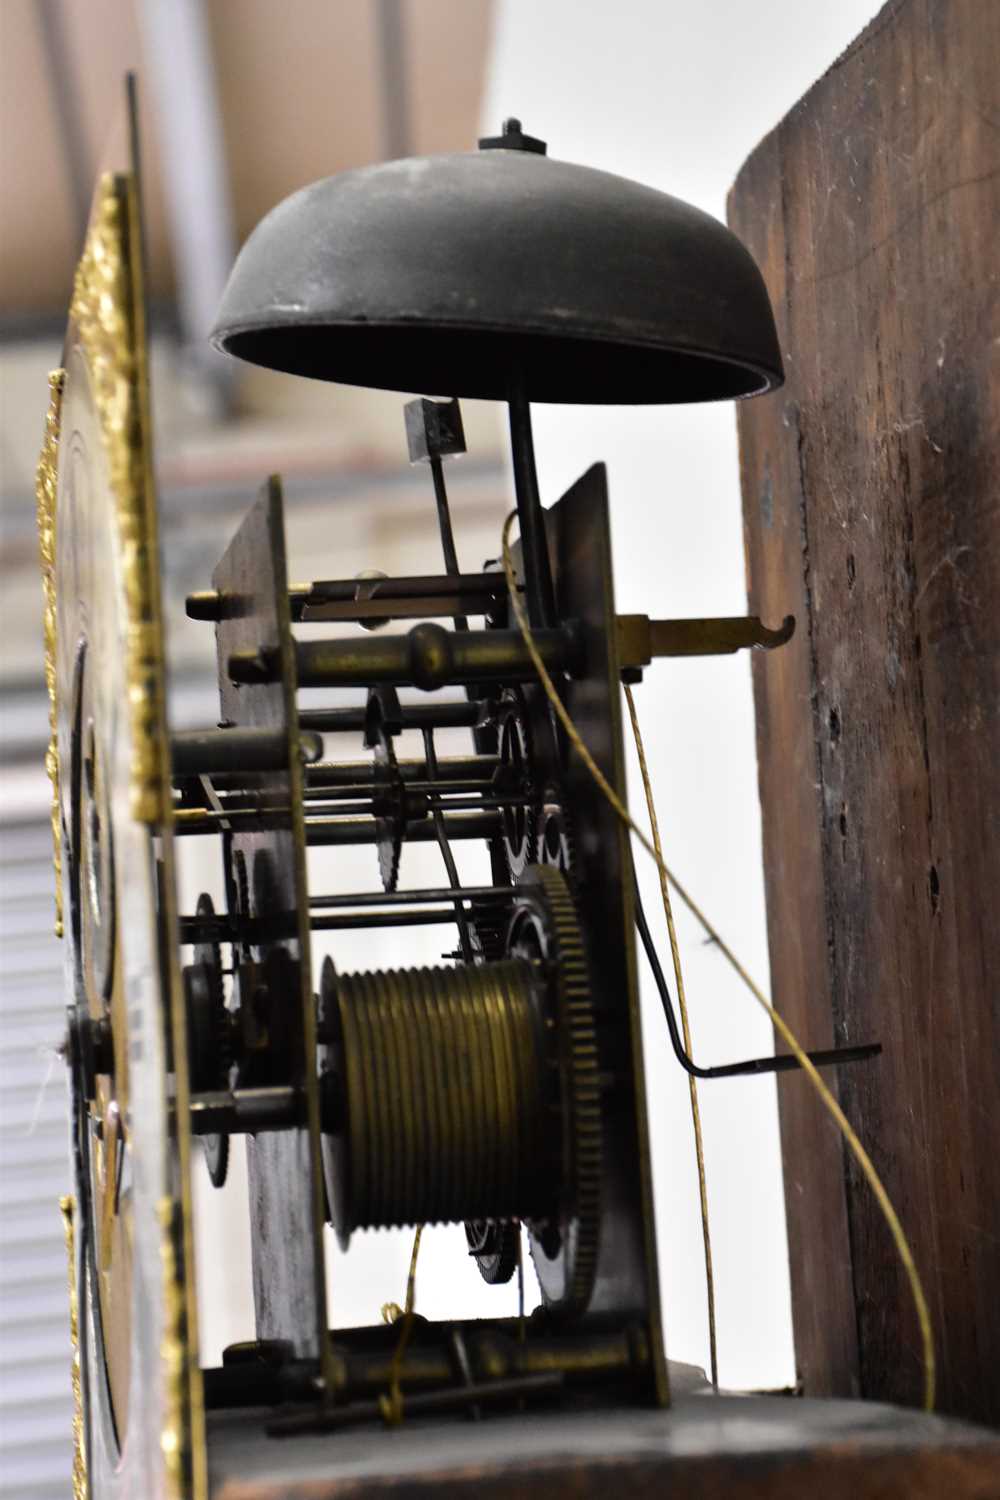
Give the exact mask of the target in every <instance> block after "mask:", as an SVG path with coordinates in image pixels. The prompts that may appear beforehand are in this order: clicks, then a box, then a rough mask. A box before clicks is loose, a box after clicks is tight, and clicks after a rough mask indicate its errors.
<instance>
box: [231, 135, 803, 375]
mask: <svg viewBox="0 0 1000 1500" xmlns="http://www.w3.org/2000/svg"><path fill="white" fill-rule="evenodd" d="M481 145H482V146H485V147H488V148H490V149H482V150H480V151H478V152H469V153H463V154H458V155H452V156H432V157H423V158H419V157H418V158H414V159H411V160H404V161H391V162H384V163H381V164H379V165H377V166H372V167H363V168H360V169H359V170H356V171H352V172H344V173H342V174H340V175H339V176H336V177H329V178H326V179H325V180H323V181H321V182H316V183H313V184H312V186H311V187H307V188H303V189H302V190H301V191H300V192H297V193H294V194H293V195H292V196H291V197H290V198H287V199H286V200H285V201H284V202H283V203H281V204H279V205H278V207H277V208H275V209H274V210H272V212H271V213H269V214H268V215H267V217H266V218H265V219H263V220H262V221H261V223H260V224H259V225H258V226H257V228H256V229H255V230H254V232H253V234H252V235H251V236H250V238H249V240H248V241H247V242H246V244H245V245H244V247H243V249H242V250H241V252H240V255H239V257H238V259H237V261H236V264H235V266H234V268H233V272H232V275H231V276H230V279H229V285H228V286H227V288H226V292H225V295H224V297H223V300H222V306H221V309H220V311H219V317H218V322H217V325H216V328H215V330H214V333H213V336H212V341H213V343H214V344H215V346H216V347H217V348H220V349H225V350H227V351H228V352H229V353H230V354H234V355H237V356H238V357H239V358H240V359H246V360H249V361H251V363H253V364H258V365H265V366H268V367H269V368H271V369H275V370H286V371H289V372H291V373H293V374H297V375H311V376H314V377H316V378H317V379H320V380H336V381H341V382H343V383H344V384H348V385H366V386H379V387H382V388H383V389H387V390H400V391H419V392H421V393H423V394H425V395H438V396H472V397H477V396H478V397H484V398H487V399H495V400H504V399H506V398H507V397H508V395H509V393H510V391H511V389H512V388H513V387H514V385H515V384H519V385H520V387H521V389H522V390H523V391H524V394H525V396H526V397H527V399H528V400H529V401H565V402H607V403H614V402H624V403H638V402H680V401H712V400H717V399H719V398H723V397H732V396H750V395H756V394H757V393H759V392H761V391H766V390H769V389H771V388H773V387H774V386H776V385H779V384H780V383H781V380H782V369H781V356H780V353H779V350H778V342H777V337H776V334H775V329H774V319H773V317H772V314H771V306H770V303H769V301H768V296H767V291H766V289H765V286H764V282H763V279H762V277H761V274H760V272H759V271H758V269H757V266H756V264H755V263H754V260H753V258H752V257H751V255H750V254H749V252H748V251H747V250H746V249H745V248H744V246H743V245H742V244H741V243H740V241H739V240H738V239H737V238H736V236H735V235H733V234H731V233H730V231H729V230H728V229H726V228H725V227H724V225H722V224H720V223H719V222H718V221H717V220H715V219H713V218H710V217H709V215H708V214H704V213H702V212H701V211H700V210H699V209H696V208H692V207H691V206H690V204H687V203H682V202H680V201H679V199H677V198H671V197H669V196H668V195H667V194H666V193H660V192H657V191H655V190H654V189H653V188H649V187H643V186H642V185H641V184H640V183H637V182H631V181H629V180H628V179H626V178H623V177H616V176H614V175H613V174H612V173H610V172H598V171H595V170H593V169H592V168H589V167H581V166H576V165H573V164H571V163H568V162H560V161H552V160H551V159H550V158H548V157H547V156H546V155H545V154H544V150H545V148H544V146H543V144H542V143H541V142H540V141H533V140H532V139H531V137H528V136H525V135H523V134H522V132H521V129H520V126H519V124H518V122H517V121H508V122H507V123H506V125H505V127H504V134H503V136H501V137H498V138H496V139H495V140H493V141H487V142H482V143H481Z"/></svg>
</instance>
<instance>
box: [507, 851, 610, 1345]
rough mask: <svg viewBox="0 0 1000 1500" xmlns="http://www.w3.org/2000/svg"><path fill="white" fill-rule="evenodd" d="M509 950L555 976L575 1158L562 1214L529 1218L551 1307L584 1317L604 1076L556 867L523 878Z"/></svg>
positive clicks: (579, 951) (565, 1131) (591, 1267)
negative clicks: (601, 1081) (537, 964)
mask: <svg viewBox="0 0 1000 1500" xmlns="http://www.w3.org/2000/svg"><path fill="white" fill-rule="evenodd" d="M507 951H508V954H509V955H510V956H511V957H512V958H513V957H516V958H527V959H528V960H529V961H531V962H533V963H539V962H541V963H542V964H545V965H546V966H547V967H548V968H549V969H550V972H551V974H552V976H553V981H554V988H555V995H556V1006H555V1015H554V1020H555V1023H556V1025H555V1040H556V1046H557V1048H558V1069H557V1072H558V1076H559V1078H560V1080H561V1084H560V1087H559V1090H558V1102H557V1104H556V1107H557V1108H558V1110H559V1112H560V1114H561V1117H562V1139H563V1141H564V1142H565V1149H566V1151H567V1153H568V1155H569V1160H568V1161H567V1162H565V1164H564V1168H563V1172H562V1180H563V1183H564V1201H563V1203H562V1204H561V1205H560V1209H559V1212H558V1214H557V1215H554V1216H553V1217H551V1218H549V1219H545V1220H534V1221H530V1222H529V1223H528V1233H529V1243H530V1247H531V1256H532V1260H533V1261H534V1263H535V1270H536V1272H537V1274H538V1281H539V1285H540V1287H541V1291H542V1297H543V1299H544V1301H545V1305H546V1307H547V1308H548V1309H549V1311H550V1312H552V1313H555V1314H558V1315H560V1316H563V1317H577V1316H579V1315H581V1314H582V1313H584V1312H585V1311H586V1309H587V1307H588V1305H589V1303H590V1299H591V1295H592V1293H593V1289H594V1276H595V1273H596V1269H597V1253H598V1245H599V1238H600V1220H601V1157H602V1149H601V1097H600V1077H599V1070H598V1056H597V1033H596V1029H595V1025H594V1014H593V1007H592V1004H591V998H590V983H589V978H588V972H587V959H586V953H585V950H584V943H583V935H582V933H581V931H580V925H579V922H578V920H577V916H576V909H575V906H574V903H573V898H572V896H571V895H570V891H569V887H568V885H567V883H566V880H565V878H564V877H563V876H562V875H561V874H560V873H559V871H558V870H557V869H555V868H554V867H552V866H550V865H532V866H530V867H529V868H528V869H527V870H526V871H525V873H524V875H523V876H522V878H521V880H520V881H519V882H518V897H517V901H516V905H515V909H514V914H513V916H512V918H511V923H510V930H509V932H508V937H507Z"/></svg>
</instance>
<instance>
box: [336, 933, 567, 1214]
mask: <svg viewBox="0 0 1000 1500" xmlns="http://www.w3.org/2000/svg"><path fill="white" fill-rule="evenodd" d="M545 996H546V985H545V981H544V979H540V978H539V977H538V976H537V971H536V967H535V966H534V965H533V964H532V963H530V962H528V961H527V960H525V959H508V960H504V961H503V962H499V963H490V964H482V965H480V966H478V967H471V966H460V967H456V968H425V969H398V970H391V971H388V972H381V973H369V974H346V975H344V974H337V972H336V970H335V969H334V967H333V964H332V963H331V962H330V960H329V959H328V960H327V961H326V963H325V964H324V967H323V977H322V990H321V997H320V1015H319V1035H320V1042H321V1055H320V1066H321V1068H322V1069H323V1070H324V1071H325V1072H333V1073H334V1074H335V1075H336V1089H337V1093H338V1095H339V1098H340V1101H341V1110H340V1115H341V1120H340V1128H339V1129H338V1130H337V1131H336V1132H335V1133H329V1134H327V1135H325V1136H324V1142H323V1153H324V1167H325V1173H326V1182H327V1193H328V1197H329V1200H330V1207H331V1212H332V1218H333V1222H334V1225H335V1227H336V1229H337V1233H338V1236H339V1237H340V1239H341V1242H342V1243H346V1240H347V1238H348V1237H349V1235H350V1233H351V1231H352V1230H354V1229H356V1228H368V1227H376V1226H383V1227H389V1226H393V1225H405V1224H423V1223H459V1222H462V1221H464V1220H471V1219H481V1218H494V1219H496V1218H510V1217H519V1218H530V1217H541V1216H544V1215H546V1214H548V1213H550V1212H552V1211H554V1209H555V1208H556V1207H557V1205H558V1196H559V1184H560V1173H561V1133H560V1128H559V1125H560V1122H559V1103H558V1074H557V1069H556V1067H555V1065H554V1063H553V1065H551V1066H550V1065H549V1064H548V1063H547V1061H546V1057H545V1052H546V1037H547V1035H548V1031H549V1028H548V1027H547V1025H546V1015H545Z"/></svg>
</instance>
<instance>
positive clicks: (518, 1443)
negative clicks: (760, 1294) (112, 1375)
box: [209, 1365, 1000, 1500]
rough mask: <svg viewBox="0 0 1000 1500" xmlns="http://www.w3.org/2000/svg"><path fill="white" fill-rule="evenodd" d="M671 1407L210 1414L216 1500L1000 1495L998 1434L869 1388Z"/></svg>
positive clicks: (682, 1402)
mask: <svg viewBox="0 0 1000 1500" xmlns="http://www.w3.org/2000/svg"><path fill="white" fill-rule="evenodd" d="M683 1383H684V1381H683V1375H682V1376H680V1377H678V1373H677V1367H676V1366H673V1365H672V1366H671V1374H670V1384H671V1389H672V1392H673V1394H674V1397H675V1403H674V1405H673V1406H672V1407H671V1409H670V1410H669V1411H649V1410H645V1411H643V1410H636V1409H632V1410H621V1411H603V1412H601V1411H578V1412H562V1413H559V1412H556V1413H541V1412H536V1413H530V1414H524V1415H521V1416H516V1415H511V1416H504V1417H501V1416H494V1417H491V1418H489V1419H487V1420H484V1421H482V1422H463V1421H456V1420H455V1419H454V1418H452V1419H450V1420H446V1421H442V1420H441V1419H437V1420H434V1421H432V1420H430V1419H427V1420H424V1421H417V1422H415V1421H410V1422H404V1423H403V1425H402V1427H399V1428H396V1429H394V1430H391V1431H390V1430H389V1429H386V1428H377V1429H376V1428H372V1427H370V1426H369V1427H367V1428H364V1429H354V1430H352V1429H344V1430H342V1431H339V1432H336V1433H332V1434H328V1435H327V1436H323V1437H321V1436H314V1437H306V1438H296V1439H295V1441H294V1442H289V1441H288V1440H287V1439H281V1438H268V1437H267V1436H266V1435H265V1432H264V1421H265V1419H266V1413H261V1412H233V1413H222V1412H220V1413H217V1414H213V1415H212V1416H211V1417H210V1433H209V1455H210V1466H211V1476H210V1477H211V1495H212V1500H357V1497H361V1496H364V1497H365V1500H427V1497H430V1496H434V1497H437V1496H441V1497H452V1496H455V1497H458V1496H475V1497H477V1500H506V1497H510V1496H516V1497H518V1500H620V1497H621V1500H624V1497H629V1500H653V1497H654V1496H655V1497H661V1496H663V1497H676V1500H682V1497H683V1500H802V1496H803V1495H808V1497H809V1500H942V1497H945V1496H947V1497H948V1500H996V1497H997V1493H998V1490H997V1474H998V1473H1000V1436H997V1435H996V1434H990V1433H988V1432H984V1431H982V1430H981V1429H977V1428H973V1427H970V1426H968V1425H967V1424H966V1423H964V1422H956V1421H952V1420H948V1419H945V1418H942V1417H928V1416H925V1415H924V1414H923V1413H921V1412H908V1411H900V1410H898V1409H893V1408H892V1407H887V1406H881V1405H878V1404H876V1403H866V1402H857V1401H850V1402H848V1401H836V1400H832V1401H810V1400H796V1399H794V1398H792V1397H788V1396H713V1395H711V1394H702V1395H693V1394H686V1393H684V1392H683V1391H682V1389H681V1387H682V1386H683Z"/></svg>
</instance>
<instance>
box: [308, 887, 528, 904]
mask: <svg viewBox="0 0 1000 1500" xmlns="http://www.w3.org/2000/svg"><path fill="white" fill-rule="evenodd" d="M455 894H456V893H455V892H454V891H453V890H451V889H450V888H449V887H448V886H435V887H432V888H431V889H425V890H419V891H365V892H362V893H361V894H360V895H353V896H340V895H331V896H310V897H309V905H310V907H314V908H317V909H323V908H326V907H331V906H390V905H392V906H421V905H434V904H435V903H436V902H439V901H449V900H451V898H452V896H454V895H455ZM460 894H461V896H462V899H463V901H473V900H475V901H496V900H509V899H510V898H511V897H513V896H514V895H516V894H517V892H516V889H515V887H514V886H506V885H467V886H464V887H463V888H462V890H461V892H460Z"/></svg>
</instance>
